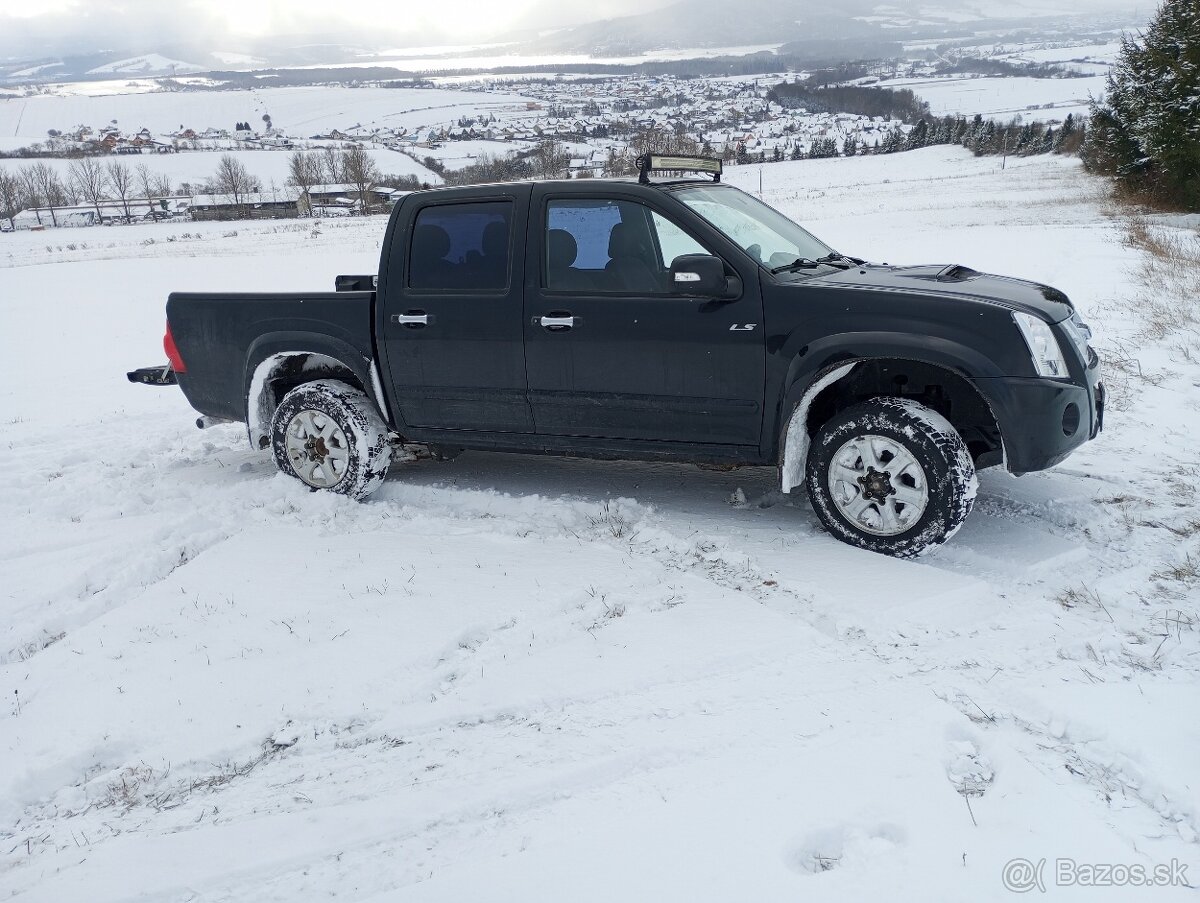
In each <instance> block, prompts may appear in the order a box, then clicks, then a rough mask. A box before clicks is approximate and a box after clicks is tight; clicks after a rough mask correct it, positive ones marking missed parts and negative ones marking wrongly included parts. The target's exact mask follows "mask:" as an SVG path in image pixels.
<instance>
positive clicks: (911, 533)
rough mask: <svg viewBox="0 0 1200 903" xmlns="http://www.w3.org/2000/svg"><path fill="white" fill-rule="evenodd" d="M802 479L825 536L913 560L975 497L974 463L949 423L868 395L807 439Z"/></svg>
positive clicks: (948, 531)
mask: <svg viewBox="0 0 1200 903" xmlns="http://www.w3.org/2000/svg"><path fill="white" fill-rule="evenodd" d="M805 483H806V485H807V488H808V496H809V500H810V501H811V503H812V506H813V509H814V510H815V511H816V513H817V517H819V518H820V519H821V523H822V524H823V525H824V526H825V529H827V530H828V531H829V532H830V533H832V534H833V535H834V536H836V537H837V538H838V539H841V540H842V541H844V542H848V543H850V544H851V545H855V546H859V547H860V548H864V549H870V550H871V551H873V552H882V553H883V554H885V555H894V556H896V557H898V558H915V557H916V556H918V555H920V554H922V553H923V552H926V551H928V550H929V549H931V548H933V547H934V546H937V545H940V544H941V543H943V542H945V541H946V540H947V539H949V538H950V537H951V536H953V535H954V534H955V532H957V530H958V528H959V527H961V526H962V524H963V521H965V520H966V519H967V515H968V514H970V513H971V506H972V504H973V503H974V501H975V492H976V489H977V488H978V485H979V484H978V482H977V480H976V478H975V465H974V462H973V461H972V460H971V454H970V452H969V451H968V450H967V446H966V444H965V443H964V442H963V440H962V437H961V436H959V434H958V432H957V431H956V430H955V429H954V427H953V426H951V425H950V423H949V421H947V420H946V418H944V417H942V415H940V414H938V413H937V412H936V411H933V410H931V409H929V408H927V407H925V406H924V405H921V404H918V403H917V402H915V401H911V400H909V399H905V398H874V399H871V400H870V401H866V402H863V403H862V404H858V405H855V406H854V407H852V408H847V409H846V410H845V411H842V412H841V413H839V414H836V415H834V416H833V417H832V418H831V419H830V420H829V421H828V422H826V423H825V424H824V425H823V426H822V427H821V428H820V429H819V430H817V432H816V435H814V436H813V441H812V447H811V449H810V451H809V453H808V462H807V472H806V475H805Z"/></svg>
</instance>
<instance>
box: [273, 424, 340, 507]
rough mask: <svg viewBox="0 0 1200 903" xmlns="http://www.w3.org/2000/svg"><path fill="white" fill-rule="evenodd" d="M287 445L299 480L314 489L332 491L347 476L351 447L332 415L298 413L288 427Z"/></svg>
mask: <svg viewBox="0 0 1200 903" xmlns="http://www.w3.org/2000/svg"><path fill="white" fill-rule="evenodd" d="M285 444H286V448H287V456H288V460H289V461H291V463H292V469H293V470H295V472H296V476H298V477H299V478H300V479H302V480H303V481H304V482H305V483H307V484H308V485H309V486H312V487H313V488H314V489H330V488H332V487H334V486H336V485H337V484H338V483H339V482H341V480H342V478H343V477H344V476H345V475H346V468H347V467H348V466H349V464H350V447H349V445H348V443H347V442H346V434H345V433H344V432H342V428H341V427H340V426H338V425H337V423H335V422H334V420H333V418H332V417H330V416H329V415H328V414H323V413H321V412H320V411H313V410H306V411H301V412H300V413H298V414H297V415H296V416H295V417H293V418H292V419H291V421H289V423H288V425H287V438H286V440H285Z"/></svg>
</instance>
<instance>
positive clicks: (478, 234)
mask: <svg viewBox="0 0 1200 903" xmlns="http://www.w3.org/2000/svg"><path fill="white" fill-rule="evenodd" d="M527 201H528V187H527V186H526V187H524V188H523V190H522V187H520V186H518V187H516V188H515V190H514V191H512V192H506V191H497V192H496V193H495V194H487V195H480V196H477V197H470V198H464V197H462V196H459V197H458V198H457V199H454V198H451V199H446V200H441V199H439V198H438V197H437V195H436V194H431V195H430V197H429V199H428V200H425V199H421V200H419V201H417V202H416V208H415V210H413V211H412V212H411V213H408V214H407V215H406V216H405V218H404V222H403V226H401V225H400V224H399V223H398V224H397V227H396V228H395V229H394V231H393V234H392V237H391V246H390V254H389V260H388V264H387V268H386V271H385V275H384V278H382V279H381V284H380V287H379V291H380V303H381V304H382V305H383V309H382V311H381V314H380V321H379V322H380V328H381V330H382V336H383V343H384V346H385V349H384V350H385V354H386V357H387V363H388V368H389V371H390V374H391V379H392V384H393V386H394V395H393V397H394V398H395V399H396V405H397V407H398V408H399V411H400V414H401V416H402V417H403V419H404V423H405V424H406V425H407V426H410V427H415V428H422V429H449V430H480V431H496V432H513V433H529V432H532V431H533V416H532V413H531V411H530V407H529V402H528V399H527V397H526V393H527V383H526V379H525V356H524V348H523V342H524V335H523V331H522V328H521V305H522V282H523V278H524V257H523V254H521V253H517V252H516V251H515V249H518V248H520V249H523V248H524V240H525V224H526V217H527V207H528V203H527Z"/></svg>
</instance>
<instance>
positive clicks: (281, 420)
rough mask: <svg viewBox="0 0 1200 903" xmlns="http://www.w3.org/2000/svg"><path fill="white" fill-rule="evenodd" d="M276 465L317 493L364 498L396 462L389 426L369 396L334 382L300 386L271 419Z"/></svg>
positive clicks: (289, 393) (324, 380) (328, 380)
mask: <svg viewBox="0 0 1200 903" xmlns="http://www.w3.org/2000/svg"><path fill="white" fill-rule="evenodd" d="M271 451H272V453H273V454H274V456H275V464H276V465H277V466H278V467H279V469H280V470H281V471H282V472H283V473H286V474H287V475H288V476H292V477H295V478H296V479H298V480H300V481H301V482H302V483H304V484H306V485H307V486H309V487H311V488H312V489H313V490H314V491H315V490H318V489H324V490H327V491H329V492H337V493H340V494H341V495H348V496H350V497H351V498H354V499H363V498H366V497H367V496H369V495H370V494H371V493H372V492H374V491H375V490H376V489H378V488H379V485H380V484H381V483H382V482H383V479H384V477H385V476H387V471H388V466H389V465H390V464H391V462H392V446H391V441H390V436H389V434H388V429H387V426H386V425H385V424H384V422H383V419H382V418H381V417H380V416H379V412H378V411H377V410H376V408H375V404H374V402H372V401H371V399H369V398H368V397H367V396H366V395H365V394H364V393H363V392H361V391H360V390H358V389H355V388H353V387H352V386H348V385H346V384H345V383H342V382H338V381H337V380H332V379H318V380H315V381H313V382H310V383H305V384H304V385H301V386H297V387H296V388H294V389H292V391H290V392H288V393H287V395H285V396H284V398H283V401H282V402H281V403H280V405H279V407H278V409H276V411H275V415H274V416H273V417H272V418H271Z"/></svg>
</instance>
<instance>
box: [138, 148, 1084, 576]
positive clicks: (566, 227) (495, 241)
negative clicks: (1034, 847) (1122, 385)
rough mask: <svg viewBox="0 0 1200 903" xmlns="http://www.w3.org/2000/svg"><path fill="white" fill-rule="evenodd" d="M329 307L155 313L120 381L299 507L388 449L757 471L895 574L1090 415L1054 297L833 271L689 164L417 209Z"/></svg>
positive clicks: (714, 172)
mask: <svg viewBox="0 0 1200 903" xmlns="http://www.w3.org/2000/svg"><path fill="white" fill-rule="evenodd" d="M668 174H669V175H668ZM652 177H653V178H652ZM335 288H336V289H337V290H336V291H334V292H327V293H312V294H250V293H246V294H195V293H183V292H180V293H174V294H172V295H170V297H169V298H168V300H167V333H166V336H165V339H164V346H165V350H166V353H167V358H168V361H169V363H168V364H166V365H165V366H161V365H160V366H157V367H150V368H144V369H141V370H137V371H134V372H132V373H130V374H129V378H130V379H131V380H132V381H134V382H143V383H149V384H156V385H164V384H178V385H179V387H180V388H181V389H182V390H183V392H184V394H185V395H186V396H187V400H188V401H189V402H190V403H191V405H192V406H193V407H194V408H195V409H196V410H197V411H199V412H200V413H201V414H202V415H203V416H202V417H201V418H200V419H199V420H198V421H197V422H198V423H199V424H201V425H207V424H209V423H212V422H217V421H233V422H241V423H244V424H245V425H246V428H247V431H248V434H249V439H250V442H251V444H252V445H253V447H255V448H260V449H263V450H266V449H270V451H271V453H272V454H273V455H274V459H275V461H276V463H277V464H278V466H279V469H280V470H282V471H283V472H284V473H286V474H289V475H291V476H293V477H295V478H296V479H299V480H301V481H303V482H304V483H305V484H307V485H308V486H309V487H311V488H312V489H313V490H323V491H329V492H337V493H343V494H345V495H348V496H352V497H354V498H364V497H366V496H368V495H369V494H370V493H371V492H372V491H374V490H375V489H376V488H377V487H378V486H379V485H380V484H381V483H382V482H383V480H384V477H385V475H386V474H387V471H388V468H389V465H390V464H391V461H392V457H393V453H394V451H395V449H396V448H398V447H400V446H401V445H404V446H409V445H417V446H424V447H426V448H428V449H430V450H431V451H432V453H433V455H434V456H450V455H453V454H456V453H457V452H459V451H461V450H462V449H491V450H497V451H505V452H531V453H538V454H551V455H577V456H590V457H598V458H626V459H643V460H668V461H678V462H689V463H693V464H707V465H713V464H715V465H776V466H777V467H778V470H779V475H780V489H781V491H782V492H784V493H791V492H793V491H795V490H797V489H799V488H800V487H804V489H805V490H806V491H807V494H808V497H809V499H810V501H811V504H812V506H813V508H814V510H815V512H816V515H817V517H818V518H819V519H820V521H821V523H822V524H823V525H824V527H825V528H826V529H827V530H828V531H829V532H830V533H832V534H833V535H834V536H835V537H837V538H839V539H841V540H844V541H845V542H848V543H852V544H854V545H856V546H860V547H862V548H865V549H870V550H873V551H876V552H882V553H886V554H889V555H895V556H901V557H909V556H914V555H918V554H921V553H922V552H924V551H926V550H928V549H930V548H932V547H934V546H936V545H938V544H940V543H942V542H944V541H946V540H947V539H948V538H950V537H951V536H952V535H953V534H954V532H955V531H956V530H957V529H958V528H959V526H960V525H961V524H962V523H963V521H964V520H965V518H966V517H967V515H968V514H969V513H970V510H971V506H972V502H973V500H974V497H975V492H976V487H977V482H976V477H975V474H976V471H977V470H978V469H980V468H984V467H991V466H1003V467H1005V468H1007V469H1008V470H1009V471H1011V472H1012V473H1014V474H1022V473H1027V472H1029V471H1036V470H1042V469H1044V468H1048V467H1051V466H1052V465H1054V464H1056V463H1057V462H1059V461H1062V460H1063V458H1065V457H1066V456H1067V455H1068V454H1070V452H1071V451H1072V450H1073V449H1075V448H1076V447H1078V446H1079V445H1080V444H1081V443H1083V442H1084V441H1086V440H1088V439H1089V438H1092V437H1094V436H1096V435H1097V433H1098V432H1099V431H1100V428H1101V424H1102V420H1103V416H1104V391H1103V387H1102V385H1101V383H1100V380H1099V373H1100V370H1099V360H1098V358H1097V356H1096V353H1095V352H1094V351H1093V350H1092V349H1091V347H1089V345H1088V339H1089V337H1090V335H1091V333H1090V330H1089V329H1088V328H1087V326H1086V325H1085V324H1084V323H1083V321H1082V320H1081V319H1080V317H1079V315H1078V314H1077V313H1076V312H1075V310H1074V308H1073V307H1072V305H1071V303H1070V301H1068V299H1067V297H1066V295H1064V294H1063V293H1062V292H1060V291H1058V290H1056V289H1053V288H1050V287H1048V286H1045V285H1040V284H1037V283H1034V282H1027V281H1024V280H1020V279H1013V278H1008V277H1003V276H994V275H987V274H984V273H980V272H976V271H975V270H973V269H970V268H968V267H965V266H960V265H948V266H942V265H938V266H889V265H886V264H875V263H868V262H866V261H865V260H863V259H861V258H858V257H851V256H848V255H846V254H842V253H839V252H837V251H835V250H833V249H832V248H830V247H829V246H827V245H825V244H824V243H823V242H821V241H820V240H818V239H817V238H815V237H814V236H813V235H811V234H810V233H809V232H807V231H805V230H804V229H803V228H801V227H800V226H798V225H796V223H794V222H792V221H791V220H790V219H788V218H787V217H786V216H784V215H783V214H781V213H779V212H777V211H776V210H774V209H773V208H771V207H769V206H768V205H766V204H764V203H762V202H761V201H759V200H758V199H756V198H754V197H753V196H751V195H749V194H746V193H744V192H742V191H739V190H738V189H737V188H734V187H731V186H729V185H727V184H723V183H722V182H721V166H720V162H719V161H717V160H709V159H705V158H680V157H661V156H654V155H646V156H644V157H643V158H641V160H640V174H639V176H638V177H636V178H630V179H628V180H619V179H617V180H608V179H588V180H565V181H540V182H519V183H511V184H499V185H473V186H466V187H454V188H442V189H434V190H428V191H420V192H415V193H413V194H410V195H407V196H406V197H405V198H403V200H402V201H401V202H400V203H399V204H397V206H396V208H395V210H394V211H393V212H392V214H391V218H390V220H389V221H388V224H387V232H386V235H385V237H384V241H383V251H382V257H381V259H380V262H379V272H378V274H377V275H374V274H373V275H369V276H339V277H337V279H336V280H335Z"/></svg>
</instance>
